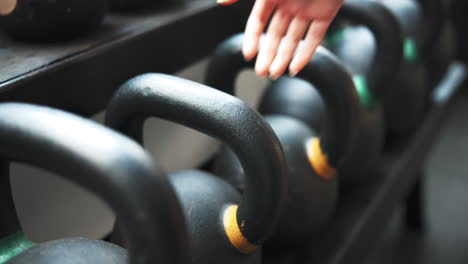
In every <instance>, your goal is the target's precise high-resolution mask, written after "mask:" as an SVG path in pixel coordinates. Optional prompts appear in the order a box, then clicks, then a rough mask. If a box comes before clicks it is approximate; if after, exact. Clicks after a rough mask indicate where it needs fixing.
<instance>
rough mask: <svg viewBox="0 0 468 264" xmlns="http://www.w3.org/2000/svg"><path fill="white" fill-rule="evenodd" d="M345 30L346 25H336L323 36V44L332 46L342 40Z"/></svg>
mask: <svg viewBox="0 0 468 264" xmlns="http://www.w3.org/2000/svg"><path fill="white" fill-rule="evenodd" d="M346 30H347V27H346V26H345V25H340V26H337V27H336V28H335V29H334V30H333V31H331V32H330V33H328V34H327V35H326V36H325V39H324V42H323V45H324V46H326V47H328V48H333V47H334V46H336V45H337V44H338V43H340V42H342V41H343V39H344V34H345V31H346Z"/></svg>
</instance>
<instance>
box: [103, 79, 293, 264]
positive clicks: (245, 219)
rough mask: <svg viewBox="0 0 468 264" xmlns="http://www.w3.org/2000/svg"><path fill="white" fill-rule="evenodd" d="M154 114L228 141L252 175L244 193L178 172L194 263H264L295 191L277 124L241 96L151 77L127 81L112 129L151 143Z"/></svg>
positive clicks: (109, 120) (175, 179) (115, 102)
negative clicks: (145, 135) (145, 133)
mask: <svg viewBox="0 0 468 264" xmlns="http://www.w3.org/2000/svg"><path fill="white" fill-rule="evenodd" d="M151 116H153V117H159V118H163V119H166V120H170V121H173V122H176V123H178V124H182V125H185V126H187V127H190V128H192V129H195V130H198V131H201V132H204V133H206V134H207V135H209V136H213V137H215V138H217V139H219V140H221V141H223V142H225V143H226V144H228V145H229V146H230V147H231V148H232V149H233V150H234V153H236V156H237V157H238V158H239V160H240V161H241V163H242V165H243V166H242V168H243V170H244V171H245V173H246V175H247V176H246V181H245V184H246V185H245V189H244V192H243V194H242V195H240V194H239V193H238V192H237V191H236V189H235V188H234V187H233V186H232V185H230V184H228V183H227V182H225V181H223V180H221V179H219V178H217V177H215V176H213V175H211V174H209V173H207V172H202V171H197V170H190V171H179V172H175V173H172V174H171V182H172V184H173V186H174V189H175V190H176V192H177V195H178V198H179V200H180V201H181V203H182V205H183V208H184V213H185V217H186V219H187V225H188V229H189V234H190V244H191V250H190V256H191V263H203V264H208V263H259V262H260V260H261V259H260V256H261V247H262V244H263V241H264V240H265V239H266V237H267V236H268V235H270V234H271V232H272V231H273V228H274V227H275V226H276V223H277V221H278V220H277V219H278V218H279V215H280V212H281V210H282V208H283V204H284V197H285V192H286V188H287V185H286V175H287V174H286V165H285V161H284V155H283V151H282V148H281V145H280V144H279V142H278V139H277V137H276V136H275V134H274V133H273V131H272V130H271V127H270V126H269V125H268V124H267V123H266V121H265V120H264V119H263V118H262V117H261V116H260V115H259V114H258V113H257V112H256V111H255V110H253V109H251V108H250V107H249V106H248V105H247V104H246V103H244V102H242V101H241V100H239V99H237V98H235V97H232V96H230V95H228V94H225V93H222V92H220V91H217V90H215V89H212V88H210V87H207V86H205V85H202V84H198V83H195V82H191V81H188V80H183V79H181V78H177V77H174V76H169V75H164V74H145V75H141V76H137V77H135V78H133V79H131V80H129V81H127V82H126V83H125V84H123V85H122V86H121V87H120V88H119V90H118V91H117V92H116V94H115V95H114V96H113V98H112V100H111V101H110V104H109V106H108V108H107V111H106V124H107V125H109V126H110V127H112V128H114V129H116V130H119V131H122V132H123V133H125V134H127V135H130V136H131V137H132V138H134V139H136V140H137V141H139V142H141V143H143V142H142V128H143V124H144V121H145V119H146V118H148V117H151Z"/></svg>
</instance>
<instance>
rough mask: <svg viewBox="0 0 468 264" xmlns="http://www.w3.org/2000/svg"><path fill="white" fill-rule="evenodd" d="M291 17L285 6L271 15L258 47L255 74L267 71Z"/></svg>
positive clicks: (262, 73)
mask: <svg viewBox="0 0 468 264" xmlns="http://www.w3.org/2000/svg"><path fill="white" fill-rule="evenodd" d="M292 18H293V14H292V13H290V12H289V10H286V9H285V8H281V7H280V8H278V9H277V10H276V12H275V14H274V15H273V18H272V20H271V22H270V25H269V26H268V31H267V34H266V37H265V41H264V42H263V46H262V47H261V48H260V53H259V55H258V59H257V62H256V64H255V71H256V73H257V75H259V76H264V75H266V74H267V73H268V70H269V68H270V65H271V63H272V62H273V59H274V58H275V55H276V51H277V50H278V46H279V44H280V42H281V38H282V37H283V35H284V34H285V33H286V30H288V26H289V23H290V22H291V20H292Z"/></svg>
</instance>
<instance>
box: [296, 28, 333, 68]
mask: <svg viewBox="0 0 468 264" xmlns="http://www.w3.org/2000/svg"><path fill="white" fill-rule="evenodd" d="M330 23H331V20H324V21H322V20H321V21H317V20H315V21H312V23H311V24H310V26H309V30H308V31H307V35H306V37H305V39H304V43H303V45H301V46H300V47H299V48H298V52H297V53H296V54H295V55H294V58H293V60H292V62H291V64H290V65H289V74H290V75H291V76H295V75H296V74H297V73H298V72H299V71H300V70H302V68H304V66H305V65H306V64H307V63H308V62H309V61H310V59H312V56H313V55H314V52H315V50H316V49H317V47H318V45H319V44H320V42H321V41H322V39H323V37H324V36H325V33H326V32H327V29H328V26H329V25H330Z"/></svg>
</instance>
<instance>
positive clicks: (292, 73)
mask: <svg viewBox="0 0 468 264" xmlns="http://www.w3.org/2000/svg"><path fill="white" fill-rule="evenodd" d="M298 73H299V72H298V71H293V70H289V76H291V77H295V76H296V75H297V74H298Z"/></svg>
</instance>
